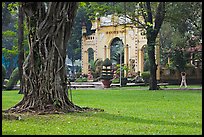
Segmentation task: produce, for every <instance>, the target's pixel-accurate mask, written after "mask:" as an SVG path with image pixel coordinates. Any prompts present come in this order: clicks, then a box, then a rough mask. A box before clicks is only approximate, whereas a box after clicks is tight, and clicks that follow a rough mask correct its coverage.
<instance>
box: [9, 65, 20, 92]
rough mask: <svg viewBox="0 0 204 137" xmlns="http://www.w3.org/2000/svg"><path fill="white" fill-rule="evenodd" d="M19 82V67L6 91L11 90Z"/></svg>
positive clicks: (13, 73) (14, 71)
mask: <svg viewBox="0 0 204 137" xmlns="http://www.w3.org/2000/svg"><path fill="white" fill-rule="evenodd" d="M18 80H19V71H18V67H17V68H15V69H14V70H13V72H12V74H11V76H10V78H9V82H8V83H7V84H6V89H7V90H11V89H12V88H13V87H14V85H15V84H16V83H17V82H18Z"/></svg>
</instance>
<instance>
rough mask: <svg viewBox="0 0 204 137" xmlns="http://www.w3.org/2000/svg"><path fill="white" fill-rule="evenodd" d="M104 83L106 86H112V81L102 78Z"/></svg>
mask: <svg viewBox="0 0 204 137" xmlns="http://www.w3.org/2000/svg"><path fill="white" fill-rule="evenodd" d="M102 83H103V86H104V88H110V84H111V83H112V81H110V80H102Z"/></svg>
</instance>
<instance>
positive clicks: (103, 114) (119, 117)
mask: <svg viewBox="0 0 204 137" xmlns="http://www.w3.org/2000/svg"><path fill="white" fill-rule="evenodd" d="M84 114H85V113H83V114H82V115H81V116H86V117H87V116H89V117H98V118H104V119H107V120H113V121H126V122H134V123H144V124H155V125H172V126H173V125H174V126H187V127H196V128H201V127H202V124H200V123H192V122H191V123H190V122H189V123H185V122H171V121H163V120H151V119H142V118H138V117H130V116H122V115H121V114H109V113H106V112H98V113H91V114H90V113H89V114H88V115H87V114H85V115H84Z"/></svg>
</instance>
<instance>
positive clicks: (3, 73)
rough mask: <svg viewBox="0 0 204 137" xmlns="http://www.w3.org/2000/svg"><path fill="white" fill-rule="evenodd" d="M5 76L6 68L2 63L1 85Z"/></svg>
mask: <svg viewBox="0 0 204 137" xmlns="http://www.w3.org/2000/svg"><path fill="white" fill-rule="evenodd" d="M5 77H6V68H5V66H4V65H3V64H2V85H3V83H4V79H5Z"/></svg>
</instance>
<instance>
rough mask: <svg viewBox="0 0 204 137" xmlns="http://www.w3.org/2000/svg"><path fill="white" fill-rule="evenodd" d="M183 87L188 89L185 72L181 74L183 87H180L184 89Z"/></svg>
mask: <svg viewBox="0 0 204 137" xmlns="http://www.w3.org/2000/svg"><path fill="white" fill-rule="evenodd" d="M183 85H184V86H185V88H186V87H187V84H186V73H185V72H181V85H180V87H182V86H183Z"/></svg>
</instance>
